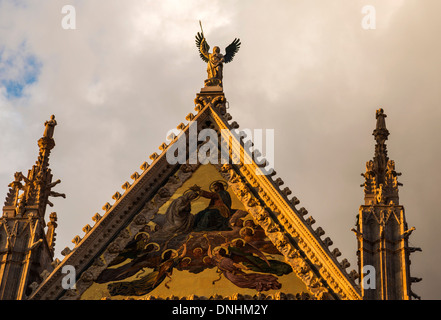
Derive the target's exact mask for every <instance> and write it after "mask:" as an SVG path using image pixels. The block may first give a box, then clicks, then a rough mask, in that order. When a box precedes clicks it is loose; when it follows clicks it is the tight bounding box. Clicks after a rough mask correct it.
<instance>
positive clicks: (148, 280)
mask: <svg viewBox="0 0 441 320" xmlns="http://www.w3.org/2000/svg"><path fill="white" fill-rule="evenodd" d="M225 103H226V100H225V98H224V96H223V93H219V92H217V93H216V92H214V93H210V92H208V93H203V94H198V95H197V98H196V99H195V104H196V108H195V110H196V111H197V114H196V115H193V114H189V115H188V116H187V118H186V120H187V121H188V123H187V124H184V123H182V124H180V125H179V126H178V129H179V130H180V132H179V133H178V134H176V135H175V136H172V137H171V139H170V140H171V141H170V143H169V144H165V143H164V144H163V145H161V146H160V150H161V151H162V152H161V153H160V154H157V153H154V154H152V155H151V157H150V159H151V160H152V161H151V163H150V164H148V163H147V162H144V164H142V165H141V170H142V173H137V172H135V173H134V174H133V175H132V177H131V178H132V179H133V182H132V183H129V182H126V183H124V184H123V186H122V188H123V189H124V192H117V193H115V195H114V196H113V199H114V200H115V202H114V204H113V205H111V204H109V203H106V205H105V206H104V207H103V209H104V210H105V211H106V213H105V214H104V216H103V217H101V216H99V215H97V216H95V217H94V220H95V221H96V223H95V225H94V226H93V227H90V228H85V230H86V231H85V232H86V234H85V235H84V237H83V238H80V237H78V238H77V239H76V247H75V248H74V249H73V250H65V252H64V253H65V254H66V256H65V258H64V259H63V261H61V263H60V264H59V265H58V266H57V267H56V268H55V270H54V271H53V272H52V273H51V274H50V275H49V276H48V277H47V278H46V280H44V281H43V282H42V283H41V284H40V285H39V287H38V288H36V290H35V291H34V293H33V294H32V296H31V299H81V298H86V299H92V298H93V297H95V298H98V299H99V298H101V297H105V296H107V295H108V293H109V284H110V283H121V282H124V283H125V284H122V285H113V286H111V288H112V289H110V290H116V291H115V292H126V293H125V294H126V295H127V292H129V293H131V292H133V291H130V290H132V289H133V286H132V288H131V289H130V288H129V289H127V287H130V285H129V283H131V282H133V281H137V282H135V284H137V285H139V286H140V287H144V288H145V287H146V286H149V285H150V286H152V288H153V287H154V288H153V289H152V290H150V291H148V292H145V294H144V295H142V296H147V295H153V296H159V297H164V296H170V295H175V296H181V297H182V296H184V295H186V296H189V295H191V293H190V292H191V291H189V290H188V283H187V282H186V281H191V279H192V278H191V277H192V276H193V275H197V276H198V279H199V280H200V281H202V280H203V281H206V283H207V284H209V282H210V281H211V282H213V281H215V280H216V278H217V277H218V276H219V274H222V275H223V276H224V279H221V280H218V282H217V281H215V283H216V284H217V287H216V285H210V286H208V285H206V283H205V282H204V283H202V284H201V286H202V287H204V286H205V287H206V288H208V289H206V290H205V291H203V290H202V291H200V293H199V291H198V293H199V294H196V293H195V292H196V290H194V291H193V294H194V295H205V296H210V295H211V296H212V293H213V292H216V294H219V295H226V296H231V295H233V292H235V293H236V294H242V295H250V296H252V293H253V292H255V293H258V292H265V291H268V292H273V293H274V294H276V293H277V292H278V293H279V294H280V292H283V293H284V294H299V293H301V292H306V293H307V294H309V295H310V296H311V297H312V298H315V299H360V292H359V288H358V286H357V285H356V284H355V282H354V279H353V277H352V276H350V275H349V274H347V273H346V271H345V269H346V267H347V265H348V263H347V260H343V261H342V262H341V263H340V262H338V261H337V258H336V256H338V254H339V251H338V249H335V250H333V253H332V252H331V251H330V249H329V248H328V247H329V246H330V245H331V244H332V241H330V239H329V238H327V239H325V240H322V239H321V236H322V235H323V234H324V231H323V229H322V228H318V229H315V230H314V229H313V228H312V224H313V222H314V221H313V220H314V219H312V217H310V218H309V219H305V217H304V216H305V215H306V214H307V211H306V210H305V209H304V208H302V209H299V210H297V209H296V208H295V205H296V204H297V203H296V198H295V197H294V198H293V199H291V200H289V199H288V195H289V194H290V191H289V189H288V188H284V189H283V190H281V188H280V187H281V185H282V184H283V181H282V180H281V179H280V178H278V179H274V178H273V175H270V174H268V175H265V174H263V170H264V168H263V167H262V165H258V164H257V163H256V161H255V159H254V155H255V154H256V153H257V152H254V153H253V150H251V151H250V146H252V144H250V143H247V142H246V141H245V139H241V138H240V137H239V136H238V135H237V134H228V132H231V130H233V129H236V128H237V127H238V125H237V124H236V123H235V122H233V123H230V121H231V116H230V115H229V114H228V113H226V105H225ZM204 129H211V130H214V131H215V132H216V135H217V136H218V137H225V138H226V141H229V143H230V144H229V146H230V149H229V150H230V151H229V153H228V157H227V158H228V160H229V161H228V163H225V161H223V160H222V159H225V157H224V158H223V156H225V154H224V153H222V152H220V153H219V154H218V160H219V162H218V163H215V164H205V163H202V164H201V163H200V161H199V159H197V157H196V158H192V155H193V152H194V151H200V150H204V152H205V151H206V149H204V143H203V141H202V142H201V141H199V142H196V143H193V144H192V143H191V141H190V138H189V137H190V136H191V134H192V131H193V132H196V133H197V134H199V133H200V132H201V131H202V130H204ZM182 141H184V144H185V145H186V147H187V148H186V149H185V157H184V160H185V162H183V161H182V158H179V152H178V151H179V150H178V148H177V146H178V145H179V144H180V143H182ZM244 141H245V142H244ZM206 145H207V144H205V146H206ZM220 149H221V147H220V146H219V150H220ZM170 159H175V160H176V159H178V160H179V161H175V162H173V161H170ZM194 159H196V160H194ZM217 180H222V181H224V183H225V184H226V185H227V190H228V191H227V192H228V194H229V195H230V197H231V200H232V204H231V208H232V209H234V212H231V213H230V214H231V215H228V214H225V213H224V212H223V213H224V215H226V216H227V218H228V219H227V225H228V227H227V228H229V229H226V230H223V228H224V227H225V226H219V227H217V228H218V229H214V230H208V229H209V228H210V227H209V226H208V225H209V224H210V223H209V222H206V224H207V225H206V226H205V230H204V226H202V227H201V228H199V229H198V230H194V229H192V228H194V226H195V225H196V224H195V222H194V221H191V222H188V221H186V222H185V221H184V223H183V225H179V228H177V227H176V226H174V227H176V228H173V223H171V224H170V223H167V221H166V213H167V210H168V209H169V208H170V207H171V206H179V204H178V202H179V201H178V200H179V199H180V198H182V197H183V195H184V192H186V191H187V190H189V188H190V187H191V186H192V185H194V184H196V185H199V186H200V187H201V188H202V190H205V191H207V190H209V189H210V185H211V184H212V183H213V181H217ZM212 191H213V190H212ZM201 198H203V197H201ZM201 198H199V199H197V201H192V202H191V214H192V216H193V217H192V218H194V219H196V216H197V214H198V213H199V212H201V211H203V210H204V209H206V208H207V206H208V207H210V206H209V205H208V203H207V201H203V199H201ZM218 211H219V212H220V211H222V210H218ZM175 218H176V217H175ZM178 220H179V219H178ZM184 220H185V219H184ZM234 221H236V222H237V223H238V225H237V226H236V225H235V224H234V223H235V222H234ZM181 222H182V221H180V222H179V223H181ZM244 223H246V224H249V228H250V230H249V231H250V232H249V233H250V234H254V235H257V233H259V232H260V238H254V239H253V237H251V235H249V236H248V238H246V233H247V232H246V229H244V227H246V226H244ZM240 224H242V225H240ZM202 225H203V223H202ZM207 228H208V229H207ZM230 229H231V230H230ZM242 229H244V231H242V233H241V230H242ZM190 236H191V237H190ZM237 239H243V240H244V243H245V244H246V245H247V246H248V249H249V250H248V251H247V252H248V255H249V256H248V258H250V259H254V261H255V262H256V261H258V262H259V263H261V262H262V261H263V262H264V263H266V266H267V267H265V266H264V265H261V266H260V268H261V269H259V267H258V266H257V265H258V264H259V263H257V262H256V263H255V264H254V265H253V264H252V263H250V262H249V260H248V262H244V261H242V264H241V265H242V266H246V267H248V268H247V269H248V270H246V271H243V272H244V273H245V274H256V276H255V277H256V280H255V282H258V281H261V284H260V285H261V287H259V288H257V287H256V286H254V287H253V285H252V281H251V280H250V279H251V278H252V276H244V279H242V280H240V279H233V280H232V279H231V278H228V271H225V270H224V269H222V268H223V267H222V266H220V265H219V261H217V262H216V261H215V260H216V256H215V255H214V252H215V251H213V249H215V248H218V249H219V248H220V247H222V245H223V247H227V248H232V247H234V244H235V243H237ZM235 241H236V242H235ZM239 242H240V241H239ZM184 243H186V247H185V248H184V247H183V244H184ZM208 244H210V250H208ZM198 248H200V249H201V250H202V253H199V249H198ZM251 248H252V250H251ZM207 250H208V251H207ZM232 250H233V251H234V250H235V248H233V249H232ZM253 250H254V251H253ZM265 250H266V251H265ZM242 251H244V249H243V248H242ZM167 252H168V253H167ZM173 252H174V253H173ZM250 252H252V253H250ZM199 254H201V255H199ZM242 254H243V252H242ZM231 257H232V255H229V256H228V258H231ZM178 258H179V259H178ZM143 259H144V260H143ZM167 259H168V260H173V261H168V260H167ZM204 259H205V260H204ZM210 259H213V261H211V260H210ZM220 259H221V258H220V257H218V260H220ZM239 260H240V259H238V261H239ZM242 260H243V259H242ZM269 260H274V261H278V262H274V263H273V264H271V263H268V261H269ZM170 263H171V264H172V265H173V267H172V268H171V269H167V270H168V271H167V272H165V273H164V268H169V267H170V266H169V264H170ZM65 266H73V267H74V268H75V270H76V275H77V279H78V280H77V281H76V286H75V288H72V289H68V290H66V289H65V288H63V285H62V281H63V277H65V272H64V271H63V267H65ZM230 267H231V268H233V269H234V266H230ZM286 267H288V269H289V270H290V271H289V272H282V271H280V270H287V269H284V268H286ZM118 268H119V269H118ZM161 268H162V269H161ZM277 268H280V270H279V272H278V273H277V270H276V269H277ZM233 269H232V270H230V271H231V274H234V271H233ZM112 270H113V271H112ZM115 270H116V271H115ZM170 270H173V271H172V273H173V276H172V282H171V283H173V287H174V288H175V289H174V290H175V291H173V290H172V289H169V288H167V286H168V287H170V288H172V286H171V285H170V286H169V285H168V284H167V281H169V280H170V279H169V278H168V277H169V276H170ZM236 271H238V270H236ZM124 272H126V273H125V274H124ZM155 272H156V273H155ZM161 272H162V273H161ZM216 272H219V273H216ZM238 272H239V271H238ZM127 275H128V276H127ZM201 275H203V277H202V276H201ZM257 275H260V276H257ZM213 276H216V278H214V279H213ZM154 277H156V278H154ZM259 277H260V279H261V280H259ZM165 278H167V279H165ZM221 278H222V277H221ZM233 278H234V277H233ZM245 278H246V279H247V280H246V279H245ZM140 279H144V281H140ZM152 279H154V280H152ZM158 279H161V284H160V285H158V283H157V282H158V281H159V280H158ZM220 281H223V282H222V285H220V284H221V282H220ZM241 281H242V282H241ZM247 281H248V282H247ZM152 283H153V284H152ZM166 284H167V286H166ZM280 284H281V286H279V285H280ZM265 285H267V286H268V288H266V289H268V290H262V286H265ZM241 286H242V287H241ZM271 286H272V287H271ZM135 287H136V286H135ZM115 288H116V289H115ZM118 288H119V290H120V291H118ZM183 288H185V290H183ZM285 288H287V291H285V290H284V289H285ZM239 289H240V290H239ZM264 289H265V288H264ZM106 290H107V291H106ZM124 290H126V291H124ZM155 290H156V291H155ZM161 290H162V291H161ZM210 290H211V291H210ZM216 290H218V291H216ZM234 290H236V291H234ZM141 293H144V292H141ZM114 296H120V297H121V296H124V294H123V295H114ZM128 296H131V295H130V294H128Z"/></svg>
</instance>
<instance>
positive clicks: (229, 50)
mask: <svg viewBox="0 0 441 320" xmlns="http://www.w3.org/2000/svg"><path fill="white" fill-rule="evenodd" d="M239 48H240V39H237V38H236V39H234V40H233V42H231V44H230V45H229V46H228V47H226V48H225V56H224V59H225V63H228V62H231V61H233V58H234V55H235V54H236V53H237V52H238V51H239Z"/></svg>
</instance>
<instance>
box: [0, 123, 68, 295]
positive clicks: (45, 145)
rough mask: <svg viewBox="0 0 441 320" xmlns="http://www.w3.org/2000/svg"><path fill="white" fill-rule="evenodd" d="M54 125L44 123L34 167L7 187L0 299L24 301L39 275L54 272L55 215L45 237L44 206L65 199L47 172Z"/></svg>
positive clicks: (0, 227)
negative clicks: (54, 199) (55, 198)
mask: <svg viewBox="0 0 441 320" xmlns="http://www.w3.org/2000/svg"><path fill="white" fill-rule="evenodd" d="M56 125H57V122H56V120H55V116H51V118H50V120H48V121H46V122H45V124H44V126H45V129H44V133H43V136H42V137H41V138H40V139H39V140H38V146H39V154H38V158H37V161H36V163H35V165H33V166H32V168H31V169H30V170H29V171H28V174H27V175H26V176H25V175H24V174H23V173H22V172H16V173H15V174H14V181H13V182H12V183H10V184H9V192H8V194H7V196H6V200H5V203H4V207H3V215H2V217H1V218H0V300H4V299H14V300H20V299H25V298H26V297H27V296H28V295H29V294H30V293H31V288H30V287H29V284H31V283H32V282H36V283H39V282H41V280H42V277H41V274H42V273H43V274H44V272H47V271H48V270H52V269H53V267H52V265H51V262H52V259H53V254H54V241H55V228H56V226H57V224H56V214H55V213H52V214H51V217H50V220H51V222H49V224H48V231H47V234H45V231H44V228H45V227H46V223H45V212H46V207H47V205H49V206H53V204H52V203H51V202H50V201H49V197H60V196H61V197H65V195H64V194H61V193H57V192H55V191H52V188H53V187H54V186H55V185H57V184H58V183H60V182H61V181H60V180H57V181H55V182H52V178H53V177H52V173H51V169H49V156H50V152H51V150H52V149H53V148H54V147H55V141H54V139H53V134H54V128H55V126H56Z"/></svg>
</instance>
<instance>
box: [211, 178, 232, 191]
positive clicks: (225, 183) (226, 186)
mask: <svg viewBox="0 0 441 320" xmlns="http://www.w3.org/2000/svg"><path fill="white" fill-rule="evenodd" d="M218 182H219V183H222V184H223V186H224V190H227V189H228V183H227V182H226V181H224V180H216V181H213V182H212V183H210V186H209V187H208V189H209V190H210V191H211V192H214V190H213V186H214V184H215V183H218Z"/></svg>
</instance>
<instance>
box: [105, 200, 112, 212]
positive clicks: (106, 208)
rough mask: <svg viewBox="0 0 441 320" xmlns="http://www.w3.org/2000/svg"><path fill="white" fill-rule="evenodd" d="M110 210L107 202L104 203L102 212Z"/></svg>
mask: <svg viewBox="0 0 441 320" xmlns="http://www.w3.org/2000/svg"><path fill="white" fill-rule="evenodd" d="M111 208H112V205H111V204H110V203H108V202H106V204H105V205H104V206H103V210H104V211H106V212H107V211H109V210H110V209H111Z"/></svg>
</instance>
